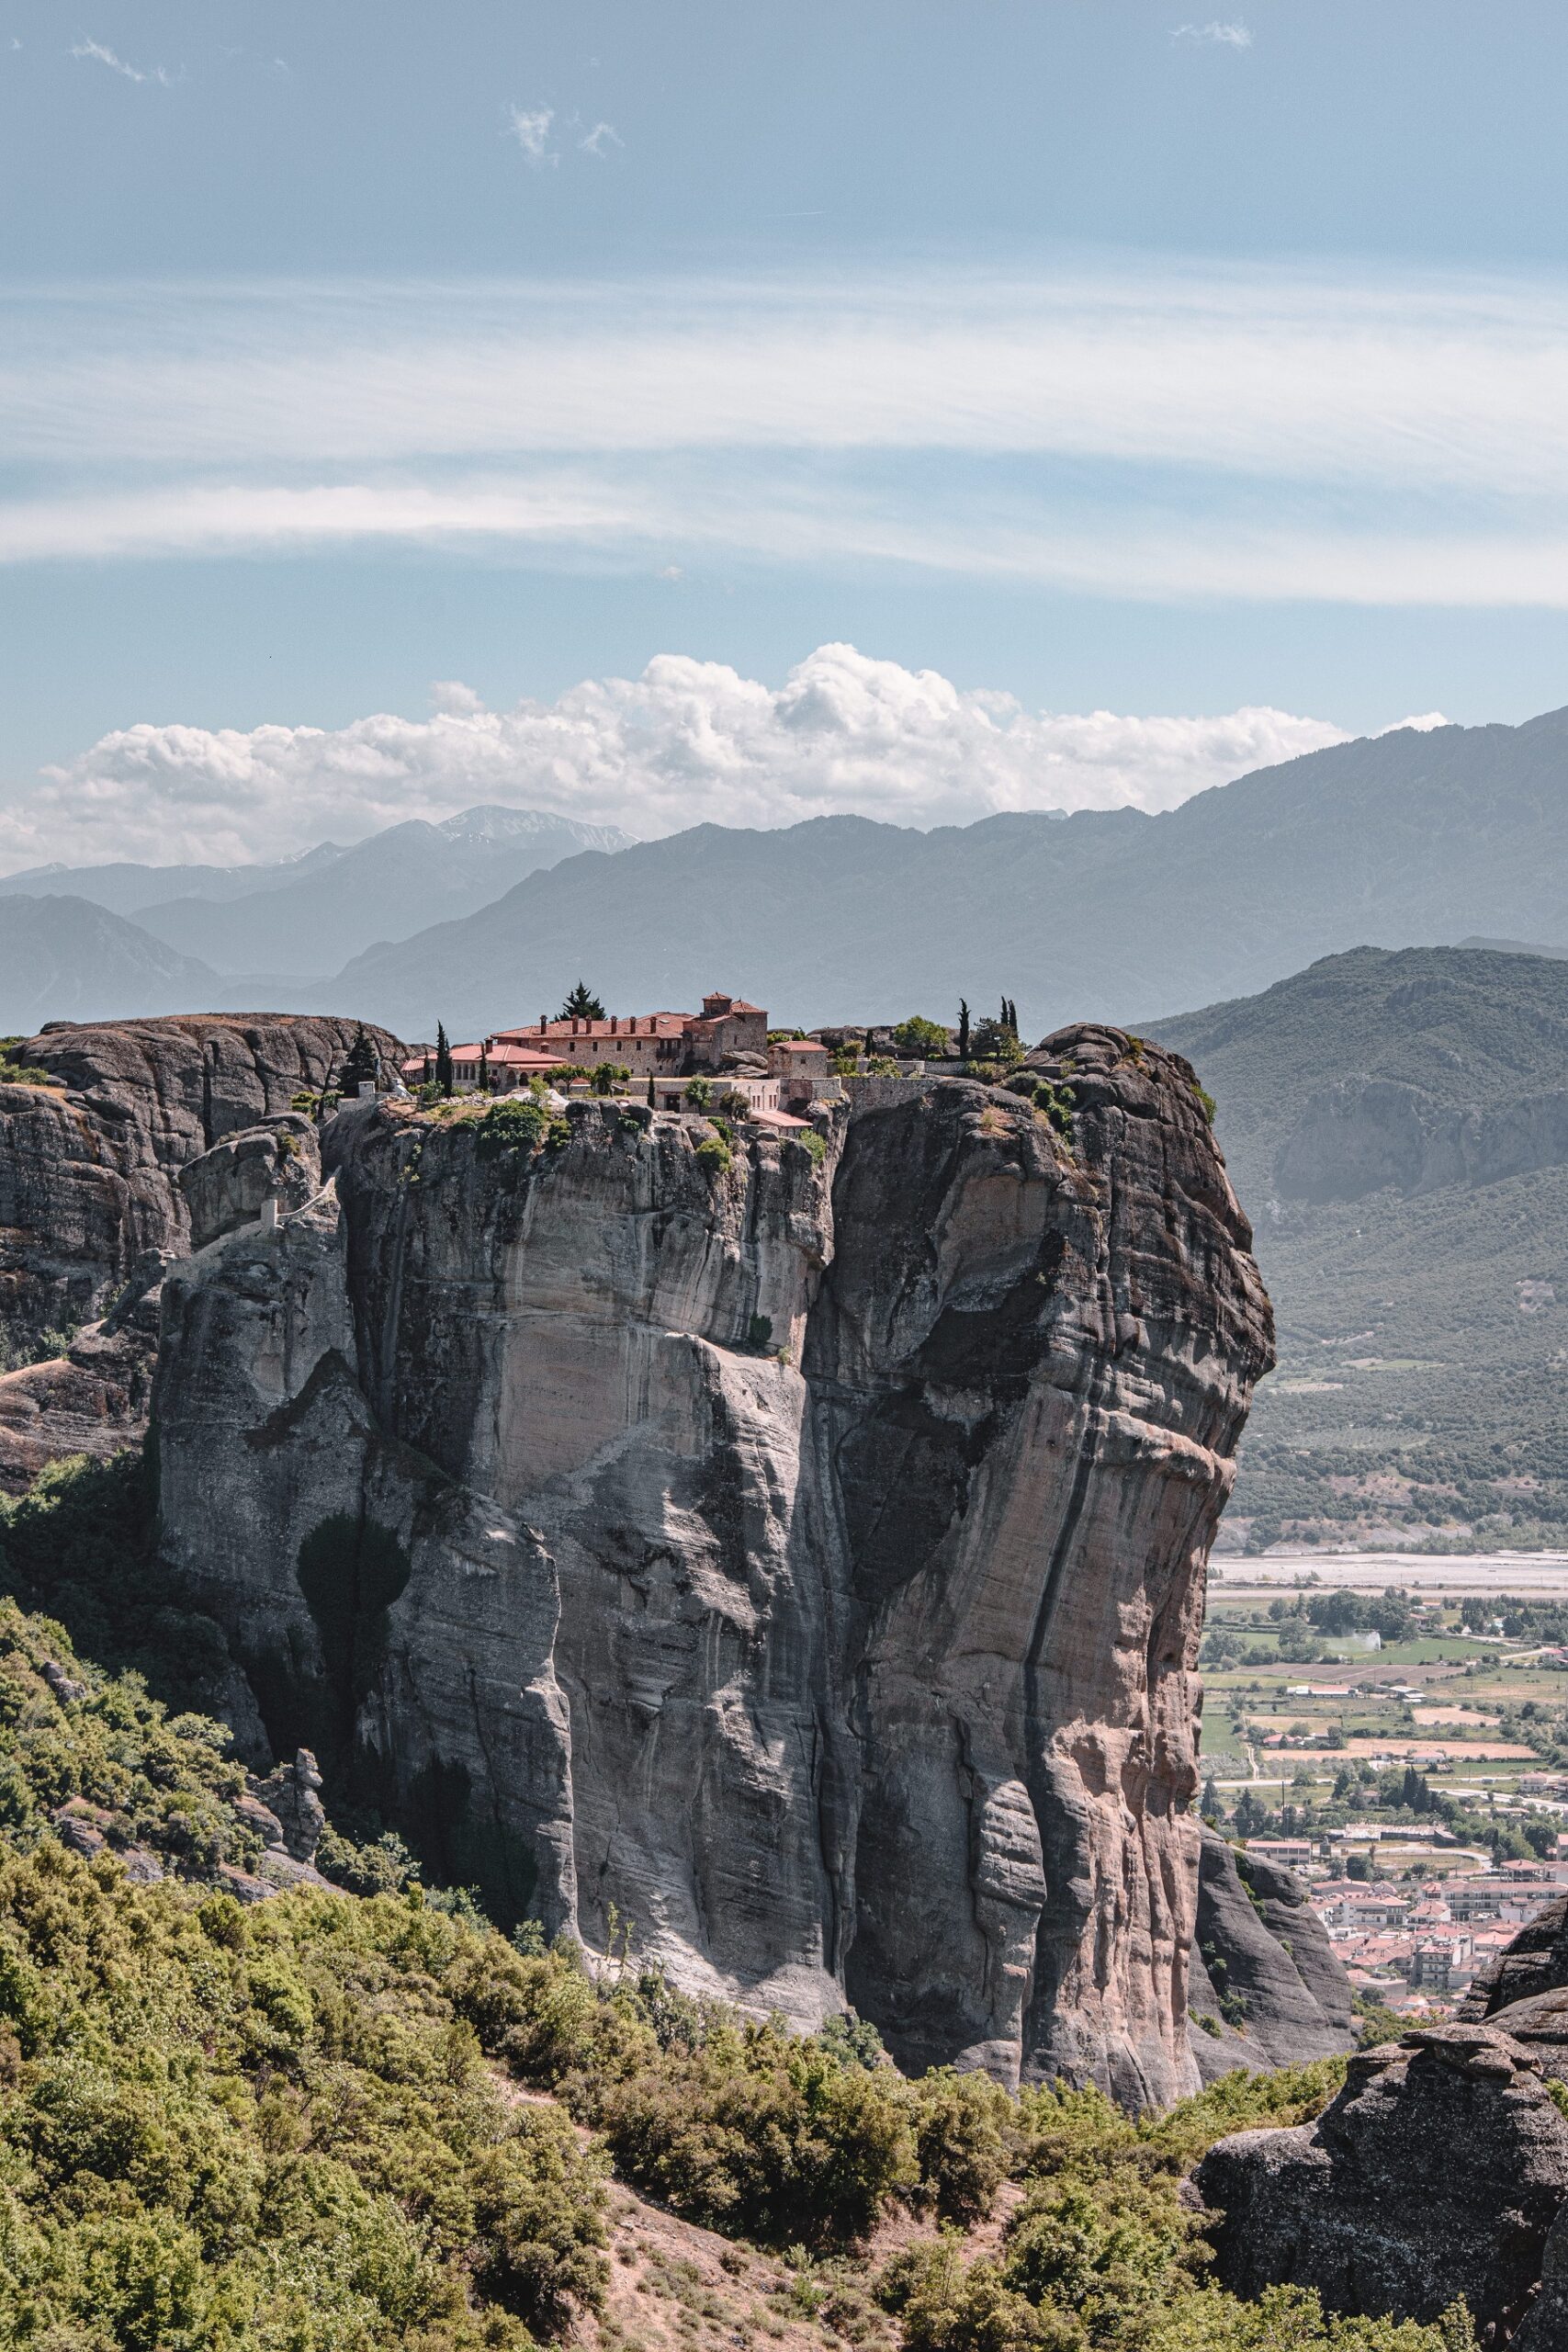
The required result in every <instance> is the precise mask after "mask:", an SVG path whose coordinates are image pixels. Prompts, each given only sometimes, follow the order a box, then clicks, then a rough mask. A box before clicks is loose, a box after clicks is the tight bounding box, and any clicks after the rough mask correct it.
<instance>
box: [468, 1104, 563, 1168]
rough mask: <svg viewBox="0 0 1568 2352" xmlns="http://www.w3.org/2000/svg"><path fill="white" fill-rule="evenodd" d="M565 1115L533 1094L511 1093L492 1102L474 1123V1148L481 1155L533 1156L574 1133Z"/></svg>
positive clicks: (489, 1157) (511, 1157) (520, 1159)
mask: <svg viewBox="0 0 1568 2352" xmlns="http://www.w3.org/2000/svg"><path fill="white" fill-rule="evenodd" d="M570 1132H571V1131H570V1128H569V1126H568V1125H567V1123H566V1121H565V1120H564V1119H561V1118H556V1117H552V1115H551V1114H550V1111H549V1109H548V1107H547V1105H546V1104H545V1103H540V1102H538V1101H536V1098H535V1097H534V1096H533V1095H532V1094H529V1095H526V1096H524V1095H520V1094H509V1095H506V1096H505V1097H504V1098H503V1099H502V1101H501V1102H499V1103H491V1106H490V1109H489V1110H488V1111H487V1112H486V1113H485V1114H484V1116H483V1118H482V1119H479V1120H477V1121H476V1122H475V1124H474V1152H475V1156H476V1157H477V1158H478V1159H502V1158H506V1159H514V1160H517V1161H519V1162H521V1161H523V1160H526V1159H534V1158H535V1157H536V1154H537V1153H538V1152H540V1151H542V1150H544V1149H545V1148H547V1147H548V1146H551V1145H558V1144H561V1143H564V1142H565V1141H566V1139H567V1137H568V1136H569V1135H570Z"/></svg>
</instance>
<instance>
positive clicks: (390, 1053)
mask: <svg viewBox="0 0 1568 2352" xmlns="http://www.w3.org/2000/svg"><path fill="white" fill-rule="evenodd" d="M355 1026H356V1024H355V1023H354V1022H351V1021H338V1020H329V1019H316V1018H312V1017H306V1016H295V1015H292V1014H286V1013H256V1014H246V1013H179V1014H175V1015H171V1016H170V1017H169V1018H168V1019H165V1020H157V1021H106V1022H96V1023H83V1024H81V1025H79V1026H78V1025H75V1024H73V1023H68V1022H51V1023H50V1025H49V1026H48V1027H47V1028H45V1029H44V1030H42V1031H41V1032H40V1033H39V1035H38V1036H36V1037H32V1038H29V1039H28V1042H27V1044H26V1045H25V1046H23V1048H22V1049H21V1051H22V1057H23V1059H24V1060H25V1061H26V1062H27V1063H28V1064H29V1065H31V1066H33V1067H36V1068H39V1069H46V1070H48V1071H49V1072H50V1073H51V1078H52V1079H53V1080H54V1081H55V1083H54V1084H52V1085H50V1086H8V1085H0V1333H3V1334H4V1336H5V1337H6V1339H8V1340H10V1341H12V1342H13V1343H14V1344H17V1345H21V1344H26V1343H27V1342H28V1341H30V1340H36V1339H37V1338H38V1336H39V1333H40V1332H42V1331H44V1330H45V1329H67V1328H69V1327H71V1326H72V1325H80V1324H83V1323H87V1322H91V1321H93V1320H94V1319H95V1318H96V1317H98V1316H99V1315H101V1314H102V1313H103V1311H104V1309H105V1307H106V1306H107V1305H108V1304H109V1302H110V1300H111V1299H112V1298H113V1297H114V1295H116V1294H117V1292H118V1290H119V1289H120V1288H121V1286H122V1285H123V1284H124V1283H125V1282H126V1280H127V1279H128V1277H129V1276H130V1272H131V1270H132V1268H133V1267H134V1265H135V1264H136V1261H138V1259H140V1258H141V1257H142V1256H143V1254H144V1253H145V1252H147V1251H148V1250H158V1251H162V1252H164V1254H165V1255H169V1256H175V1255H178V1254H181V1253H182V1252H183V1251H184V1250H186V1248H187V1247H188V1246H189V1233H190V1223H189V1216H188V1214H187V1211H186V1204H185V1200H184V1197H183V1195H182V1193H181V1192H180V1189H179V1183H178V1177H179V1171H180V1170H181V1169H182V1168H184V1167H185V1166H186V1163H187V1162H188V1161H190V1160H192V1159H197V1157H198V1156H199V1155H200V1154H201V1153H202V1152H205V1151H209V1150H210V1149H211V1148H212V1146H213V1145H214V1144H215V1143H217V1142H219V1141H220V1139H221V1138H222V1137H224V1136H231V1135H233V1134H235V1133H237V1132H238V1131H239V1130H240V1129H242V1128H247V1127H252V1126H254V1125H256V1124H257V1123H258V1122H259V1121H264V1120H265V1121H272V1120H276V1119H278V1118H281V1117H282V1116H283V1115H284V1114H286V1113H287V1112H288V1109H289V1107H290V1104H291V1103H292V1100H293V1097H294V1096H295V1095H296V1094H297V1093H299V1092H301V1091H307V1090H310V1089H316V1090H319V1089H320V1088H321V1086H322V1085H323V1084H324V1083H325V1082H326V1080H327V1079H328V1077H329V1076H330V1074H331V1073H332V1072H333V1071H334V1070H336V1069H339V1068H341V1066H342V1063H343V1060H344V1056H345V1055H346V1053H347V1051H348V1049H349V1046H351V1044H352V1043H353V1039H354V1034H355ZM371 1035H372V1036H373V1039H374V1042H375V1044H376V1046H377V1049H378V1052H379V1053H380V1054H381V1055H382V1057H383V1058H384V1059H385V1060H387V1061H389V1062H391V1063H393V1064H394V1066H395V1062H396V1059H397V1058H398V1057H400V1052H401V1048H400V1046H399V1045H398V1043H397V1040H396V1039H395V1038H393V1037H391V1036H389V1035H388V1033H387V1032H386V1031H384V1030H376V1031H373V1032H372V1033H371Z"/></svg>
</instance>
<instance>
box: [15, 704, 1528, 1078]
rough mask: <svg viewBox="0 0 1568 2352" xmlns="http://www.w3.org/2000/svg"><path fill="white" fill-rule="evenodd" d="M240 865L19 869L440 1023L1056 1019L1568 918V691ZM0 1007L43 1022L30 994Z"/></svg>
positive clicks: (393, 1012)
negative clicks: (1281, 738) (1565, 900)
mask: <svg viewBox="0 0 1568 2352" xmlns="http://www.w3.org/2000/svg"><path fill="white" fill-rule="evenodd" d="M525 863H526V864H527V865H529V866H530V867H531V869H532V870H529V871H527V872H525V873H523V874H522V876H521V878H517V876H518V869H519V867H520V866H521V865H523V864H525ZM186 871H187V872H188V871H189V870H188V869H187V870H186ZM240 871H241V872H242V873H248V874H249V875H250V876H252V877H253V879H254V878H255V877H257V876H260V877H262V878H261V880H260V881H259V882H257V884H256V887H255V888H251V889H248V890H247V891H246V892H245V893H244V895H243V896H240V897H235V896H234V895H233V892H234V888H235V883H234V869H222V870H219V871H218V872H217V873H216V875H215V874H214V872H213V870H211V869H197V870H196V872H197V879H195V880H193V881H190V882H189V883H188V884H187V883H183V882H181V881H179V880H178V879H177V878H175V876H177V874H178V872H179V869H167V868H165V869H155V868H141V869H127V868H124V867H115V868H95V869H74V870H71V869H66V870H51V871H49V872H47V873H42V874H40V873H37V872H35V873H34V874H33V875H31V876H12V877H11V878H10V880H9V882H8V883H6V884H4V885H0V889H5V890H9V891H11V892H13V893H14V892H16V891H17V890H20V889H26V890H28V891H33V892H36V891H39V890H49V891H52V892H55V893H61V892H65V891H69V892H73V893H74V894H76V895H77V896H79V897H84V898H88V899H92V898H99V899H104V901H105V902H106V903H112V904H113V906H114V907H115V910H117V911H118V912H121V913H122V914H125V915H126V916H128V917H133V918H134V921H135V922H136V924H137V925H138V926H139V927H140V928H141V929H142V930H143V931H145V932H147V933H150V934H152V936H153V937H155V938H157V939H158V940H160V941H162V942H163V943H164V945H165V946H167V947H172V948H174V949H175V950H176V951H177V952H178V953H180V954H182V955H186V956H198V957H200V958H201V959H202V960H203V961H204V962H205V963H206V964H207V965H208V966H209V967H210V968H211V970H212V971H213V972H214V973H215V974H218V975H220V976H224V977H225V978H226V979H227V982H228V983H229V985H227V986H222V987H220V988H219V989H218V991H217V993H216V994H215V995H212V996H211V998H210V1006H209V1009H217V1008H220V1007H221V1006H228V1007H231V1008H233V1009H250V1008H251V1006H254V1003H255V1002H256V998H255V996H254V981H253V983H252V993H251V995H250V997H249V1001H248V1002H247V1003H245V1004H243V1006H242V998H243V993H244V992H243V989H241V991H240V993H239V994H236V992H235V989H236V988H237V987H239V984H240V983H241V982H242V981H243V979H244V978H245V976H247V975H256V974H266V975H270V976H275V977H273V978H269V979H268V980H267V983H266V985H267V988H268V990H269V992H270V1002H271V1005H272V1007H273V1008H274V1009H276V1010H280V1011H287V1010H316V1009H320V1008H321V1007H323V1006H327V1005H330V1006H331V1007H332V1008H333V1009H335V1010H349V1011H353V1012H356V1013H362V1014H363V1015H364V1016H365V1017H366V1018H367V1019H375V1020H378V1021H382V1022H384V1023H386V1024H387V1025H388V1026H389V1027H390V1028H393V1029H396V1030H398V1031H399V1032H400V1034H401V1035H405V1036H412V1037H426V1036H429V1035H433V1034H434V1026H435V1023H436V1021H437V1020H438V1019H439V1020H444V1021H445V1022H446V1026H447V1029H448V1031H449V1032H450V1033H451V1034H452V1035H457V1034H458V1032H459V1031H464V1032H470V1033H471V1032H479V1031H483V1030H485V1029H487V1028H491V1027H495V1026H500V1025H501V1024H502V1023H506V1022H509V1021H515V1020H520V1019H523V1018H525V1017H531V1016H532V1015H533V1014H535V1013H536V1012H537V1011H538V1009H539V1007H540V1006H541V1005H543V1006H547V1007H548V1006H551V1005H553V1004H555V1003H557V1002H558V1001H559V1000H560V997H561V995H562V993H563V991H564V990H565V989H567V988H568V987H570V984H571V982H572V981H573V980H575V979H576V978H579V977H580V976H581V977H584V978H587V979H588V980H589V982H590V983H591V985H592V987H593V988H594V989H596V990H597V991H598V993H599V994H600V995H601V996H602V997H603V998H604V1001H605V1002H606V1003H614V1004H615V1005H618V1006H621V1007H624V1008H625V1009H626V1011H628V1012H629V1011H635V1010H637V1009H649V1008H651V1007H653V1006H656V1005H674V1004H686V1003H692V1002H694V1001H696V1000H697V999H698V998H700V996H701V995H702V994H703V993H704V991H705V989H712V988H727V987H728V988H732V989H744V990H745V992H746V993H747V994H748V995H749V996H750V997H751V998H752V999H753V1000H754V1001H758V1002H760V1003H762V1004H765V1005H767V1006H768V1007H769V1008H770V1009H771V1010H773V1012H774V1013H775V1014H776V1016H777V1017H778V1018H780V1019H784V1020H791V1021H796V1022H799V1023H801V1024H802V1025H803V1026H813V1025H817V1024H818V1023H824V1022H828V1021H832V1020H844V1019H860V1020H866V1019H873V1020H885V1019H897V1018H899V1017H901V1016H903V1015H904V1014H907V1013H908V1012H914V1011H919V1012H924V1013H926V1014H928V1015H930V1016H931V1017H936V1016H941V1017H943V1018H946V1019H952V1018H953V1016H954V1014H955V1012H956V1007H957V1001H958V999H959V997H960V996H964V997H966V998H968V999H969V1001H970V1002H971V1003H972V1004H975V1005H976V1006H984V1005H989V1004H990V1003H991V1002H993V1001H995V1000H996V999H998V998H999V997H1000V996H1002V995H1003V994H1006V995H1008V996H1010V997H1011V998H1013V999H1014V1000H1015V1001H1017V1003H1018V1005H1019V1009H1020V1013H1021V1019H1022V1022H1023V1025H1024V1027H1025V1029H1026V1030H1028V1031H1030V1032H1031V1033H1032V1034H1035V1035H1038V1034H1039V1033H1040V1032H1041V1031H1043V1030H1045V1029H1048V1028H1051V1027H1053V1026H1055V1025H1056V1024H1057V1023H1061V1022H1064V1021H1066V1020H1069V1019H1082V1018H1085V1017H1093V1018H1100V1019H1107V1020H1111V1021H1119V1022H1127V1021H1134V1022H1136V1021H1138V1020H1140V1019H1142V1020H1145V1021H1148V1020H1153V1019H1157V1018H1162V1017H1169V1016H1172V1015H1174V1014H1175V1013H1177V1012H1179V1011H1182V1010H1183V1009H1185V1008H1187V1007H1190V1006H1192V1005H1194V1004H1201V1003H1205V1002H1213V1001H1215V1000H1216V999H1228V998H1233V997H1239V996H1242V995H1248V994H1251V993H1253V992H1255V991H1256V990H1258V989H1265V988H1268V987H1269V986H1270V985H1271V984H1272V983H1273V982H1274V981H1276V980H1279V979H1281V978H1285V977H1286V976H1287V975H1289V974H1290V973H1292V972H1293V971H1297V970H1299V969H1300V968H1301V967H1303V966H1304V965H1307V964H1309V963H1312V962H1314V960H1316V959H1317V958H1319V957H1321V956H1326V955H1333V954H1336V953H1337V952H1340V951H1343V950H1346V949H1348V948H1351V947H1354V946H1358V945H1360V944H1364V943H1365V942H1367V941H1369V940H1371V941H1375V942H1377V943H1378V944H1380V945H1383V946H1388V947H1398V946H1404V945H1407V944H1409V945H1414V944H1431V943H1433V942H1444V941H1450V940H1459V939H1461V938H1466V937H1472V936H1482V937H1484V938H1488V939H1497V940H1503V941H1506V942H1507V943H1509V944H1513V943H1515V942H1521V943H1522V942H1532V943H1536V944H1538V945H1539V946H1540V947H1542V948H1544V949H1546V950H1547V951H1548V952H1550V951H1551V950H1552V949H1554V948H1556V947H1559V946H1562V945H1563V944H1568V914H1565V911H1564V908H1563V904H1562V888H1561V879H1560V877H1561V876H1562V874H1563V872H1564V871H1568V710H1559V711H1554V712H1551V713H1549V714H1547V715H1546V716H1545V717H1543V718H1536V719H1532V720H1530V721H1529V722H1528V723H1527V724H1526V725H1523V726H1520V727H1503V726H1488V727H1473V728H1463V727H1442V728H1435V729H1429V730H1423V729H1410V728H1405V729H1398V730H1396V731H1395V732H1393V733H1392V734H1387V735H1381V736H1375V737H1368V738H1362V739H1361V740H1359V741H1355V742H1350V743H1343V744H1338V745H1335V746H1333V747H1331V748H1329V749H1327V750H1325V751H1320V752H1310V753H1308V754H1306V755H1305V756H1303V758H1301V759H1297V760H1292V761H1288V762H1286V763H1283V764H1281V765H1280V766H1277V767H1273V768H1266V769H1261V770H1259V771H1258V772H1257V773H1256V774H1254V775H1249V776H1244V777H1241V778H1240V779H1239V780H1238V781H1236V782H1235V783H1234V784H1229V785H1224V786H1217V787H1216V788H1215V789H1213V791H1210V792H1205V793H1201V794H1200V795H1198V796H1197V797H1194V798H1193V799H1191V800H1189V801H1186V802H1185V803H1183V805H1182V806H1181V807H1180V808H1179V809H1172V810H1170V811H1168V812H1167V813H1165V814H1162V815H1159V816H1147V815H1145V814H1144V813H1143V812H1142V811H1140V810H1137V809H1114V810H1111V811H1109V812H1107V811H1080V812H1078V813H1077V814H1075V815H1072V816H1069V817H1066V818H1063V817H1061V816H1060V815H1050V816H1047V815H1045V814H1043V813H1017V814H1010V815H1002V816H994V817H987V818H984V819H982V820H979V821H978V822H977V823H976V824H972V825H967V826H944V827H940V828H938V829H936V830H934V831H931V832H918V831H913V830H910V829H908V828H904V827H899V826H896V825H888V824H881V823H874V822H872V821H871V820H868V819H865V818H862V817H852V816H839V817H824V818H815V819H812V820H809V821H808V822H807V823H803V824H799V825H794V826H788V827H785V828H783V829H781V830H778V831H746V830H742V829H739V828H729V827H725V826H719V825H700V826H696V827H694V828H693V829H692V830H691V831H686V832H682V833H677V834H673V835H670V836H668V837H666V838H665V839H663V840H660V841H653V842H637V843H634V844H631V845H625V836H623V835H620V834H612V832H611V831H610V830H609V829H595V828H591V827H583V826H576V825H573V824H572V823H571V821H570V820H564V819H556V818H546V817H540V816H538V815H536V814H535V813H533V812H528V811H516V810H503V811H494V810H477V811H474V810H470V811H468V812H466V813H465V815H463V816H462V817H459V818H454V819H452V820H448V822H447V824H446V825H445V826H426V825H413V824H411V825H403V826H397V827H394V828H393V829H392V830H391V831H389V832H387V833H383V834H379V835H377V836H376V837H375V838H374V839H373V840H371V841H369V842H362V843H360V844H359V845H358V846H357V847H356V848H354V849H351V850H338V849H335V848H333V847H332V846H331V845H324V846H323V847H322V848H321V849H319V850H317V851H315V852H313V853H311V854H310V856H309V857H308V858H306V859H304V860H301V861H298V862H297V863H296V864H295V865H291V866H288V867H279V866H273V867H267V868H262V867H256V868H249V869H240ZM138 874H139V875H140V876H141V880H139V881H138V880H136V879H135V878H134V876H135V875H138ZM203 877H205V878H203ZM143 890H144V891H145V892H146V896H145V897H139V896H138V895H137V894H138V893H140V892H141V891H143ZM133 901H134V902H133ZM433 919H434V920H433ZM324 974H331V975H332V976H333V977H332V979H331V981H330V983H329V981H328V980H327V979H325V978H312V977H310V976H311V975H324ZM293 975H304V977H302V978H293V977H291V976H293ZM79 993H80V994H81V996H82V997H83V998H84V1000H92V1001H94V1003H95V1009H96V1011H98V1012H102V1013H105V1014H108V1013H118V1012H144V1011H147V1010H149V1009H151V1008H150V1007H149V1005H147V1004H145V1003H142V1002H140V1001H134V1000H133V999H127V998H125V997H124V996H116V995H115V994H114V992H113V990H112V989H109V988H108V986H107V982H106V984H105V986H103V987H99V988H96V986H95V983H94V980H93V976H92V974H91V973H89V972H84V973H83V974H82V976H81V978H80V987H79ZM0 1023H5V1024H6V1025H20V1024H19V1022H18V1020H17V1014H16V1012H15V1010H14V1008H13V1009H12V1010H11V1011H10V1012H7V1011H6V1007H5V1005H4V1004H0Z"/></svg>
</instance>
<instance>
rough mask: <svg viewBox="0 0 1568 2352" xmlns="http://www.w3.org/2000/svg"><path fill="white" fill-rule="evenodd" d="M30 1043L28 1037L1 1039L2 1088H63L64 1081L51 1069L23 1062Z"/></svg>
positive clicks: (0, 1065)
mask: <svg viewBox="0 0 1568 2352" xmlns="http://www.w3.org/2000/svg"><path fill="white" fill-rule="evenodd" d="M28 1043H29V1040H28V1038H26V1037H0V1086H62V1085H63V1084H64V1082H65V1081H64V1080H63V1079H60V1078H57V1077H56V1076H55V1074H54V1072H53V1071H52V1070H51V1069H43V1068H42V1067H41V1065H40V1064H39V1063H38V1062H29V1061H24V1060H23V1058H22V1057H23V1055H24V1053H25V1052H26V1050H27V1047H28Z"/></svg>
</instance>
